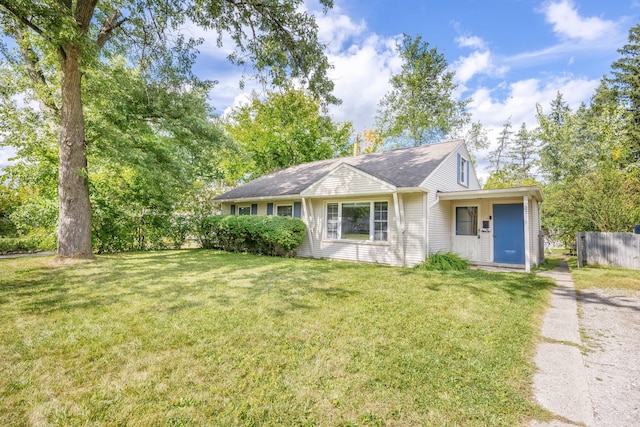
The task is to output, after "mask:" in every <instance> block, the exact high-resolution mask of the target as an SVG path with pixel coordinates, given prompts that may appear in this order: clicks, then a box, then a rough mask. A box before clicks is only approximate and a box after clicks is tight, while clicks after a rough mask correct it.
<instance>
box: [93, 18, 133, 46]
mask: <svg viewBox="0 0 640 427" xmlns="http://www.w3.org/2000/svg"><path fill="white" fill-rule="evenodd" d="M120 16H122V14H121V13H120V11H118V10H114V11H112V12H111V14H110V15H109V16H108V17H107V19H106V20H105V21H104V24H103V25H102V29H101V30H100V33H99V34H98V37H97V38H96V45H97V46H98V50H100V49H102V47H103V46H104V45H105V43H106V42H107V41H108V40H109V39H110V38H111V36H112V35H113V32H114V31H115V30H116V29H118V28H120V27H121V26H122V25H123V24H124V23H125V22H127V19H128V18H123V19H121V20H120V21H118V18H120Z"/></svg>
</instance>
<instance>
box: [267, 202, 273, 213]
mask: <svg viewBox="0 0 640 427" xmlns="http://www.w3.org/2000/svg"><path fill="white" fill-rule="evenodd" d="M267 215H273V203H267Z"/></svg>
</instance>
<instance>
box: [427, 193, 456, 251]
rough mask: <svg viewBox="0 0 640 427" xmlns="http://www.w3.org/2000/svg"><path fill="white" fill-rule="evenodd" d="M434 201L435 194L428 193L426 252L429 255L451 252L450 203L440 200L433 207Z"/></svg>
mask: <svg viewBox="0 0 640 427" xmlns="http://www.w3.org/2000/svg"><path fill="white" fill-rule="evenodd" d="M435 200H436V196H435V192H434V193H429V197H428V198H427V209H428V214H427V215H428V218H427V221H428V222H429V224H428V227H429V233H428V234H429V241H428V245H427V250H428V253H429V254H432V253H436V252H449V251H450V250H451V214H450V209H451V208H450V206H451V203H450V202H448V201H442V200H441V201H439V202H438V203H437V204H435V205H434V204H433V203H434V202H435ZM429 207H430V209H429Z"/></svg>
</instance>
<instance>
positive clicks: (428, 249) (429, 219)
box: [424, 192, 440, 258]
mask: <svg viewBox="0 0 640 427" xmlns="http://www.w3.org/2000/svg"><path fill="white" fill-rule="evenodd" d="M435 196H436V199H435V200H434V201H433V202H431V204H429V205H428V206H427V230H426V234H427V245H426V253H425V254H424V256H425V258H426V257H428V256H429V255H431V246H433V245H432V244H431V240H430V239H431V235H430V234H431V209H432V208H433V207H434V206H435V205H437V204H438V203H439V202H440V199H439V197H438V192H436V193H435ZM427 202H428V201H425V203H427Z"/></svg>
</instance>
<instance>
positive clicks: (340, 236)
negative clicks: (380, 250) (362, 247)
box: [321, 199, 391, 243]
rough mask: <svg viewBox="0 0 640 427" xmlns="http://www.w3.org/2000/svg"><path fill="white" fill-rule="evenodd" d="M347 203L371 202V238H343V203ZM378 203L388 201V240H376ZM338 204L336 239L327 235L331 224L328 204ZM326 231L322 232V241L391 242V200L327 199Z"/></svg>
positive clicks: (325, 206)
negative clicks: (376, 205)
mask: <svg viewBox="0 0 640 427" xmlns="http://www.w3.org/2000/svg"><path fill="white" fill-rule="evenodd" d="M345 203H347V204H348V203H369V239H367V240H360V239H343V238H342V205H344V204H345ZM376 203H386V204H387V221H386V223H387V239H386V240H375V219H374V217H375V204H376ZM330 204H336V205H338V238H336V239H334V238H331V237H328V236H327V233H328V231H329V225H328V221H327V213H328V209H327V205H330ZM323 224H324V232H323V233H322V236H321V239H322V241H327V242H348V243H364V242H367V243H389V242H390V237H391V236H390V232H389V200H384V199H366V200H348V201H338V200H325V202H324V217H323Z"/></svg>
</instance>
